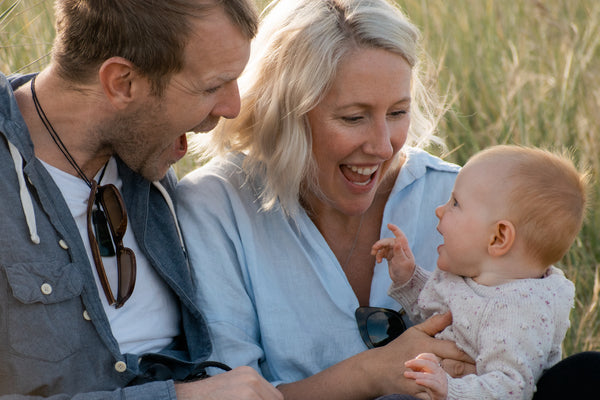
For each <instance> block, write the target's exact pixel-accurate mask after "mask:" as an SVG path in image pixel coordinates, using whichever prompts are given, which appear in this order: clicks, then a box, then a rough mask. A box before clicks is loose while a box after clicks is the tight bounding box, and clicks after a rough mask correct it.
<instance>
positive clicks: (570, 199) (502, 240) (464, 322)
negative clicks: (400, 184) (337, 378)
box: [372, 145, 586, 400]
mask: <svg viewBox="0 0 600 400" xmlns="http://www.w3.org/2000/svg"><path fill="white" fill-rule="evenodd" d="M585 191H586V176H585V175H584V174H581V173H579V172H578V171H577V169H576V168H575V167H574V166H573V163H572V162H571V161H570V160H569V159H568V158H567V157H564V156H561V155H557V154H554V153H551V152H548V151H544V150H541V149H534V148H526V147H520V146H507V145H502V146H494V147H491V148H489V149H487V150H484V151H482V152H480V153H478V154H476V155H475V156H474V157H472V158H471V159H470V160H469V161H468V162H467V164H466V165H465V166H464V167H463V168H462V169H461V171H460V173H459V174H458V176H457V178H456V182H455V185H454V190H453V192H452V195H451V198H450V200H449V201H448V202H447V203H446V204H444V205H442V206H440V207H438V208H437V209H436V215H437V217H438V218H439V223H438V228H437V229H438V231H439V232H440V233H441V234H442V236H443V239H444V243H443V244H442V245H440V246H439V247H438V254H439V257H438V261H437V266H438V268H437V269H436V270H435V271H434V272H433V273H432V274H431V276H429V273H428V272H427V271H425V270H423V269H422V268H420V267H418V266H416V265H415V261H414V257H413V255H412V252H411V250H410V248H409V245H408V241H407V239H406V237H405V236H404V234H403V233H402V232H401V231H400V229H399V228H397V227H396V226H394V225H392V224H390V225H388V228H389V229H390V230H391V231H392V232H393V233H394V235H395V238H386V239H382V240H379V241H378V242H377V243H375V245H373V250H372V252H373V254H374V255H375V256H376V259H377V262H381V261H382V259H383V258H384V257H385V258H386V259H387V260H388V265H389V271H390V276H391V278H392V280H393V284H392V286H391V287H390V289H389V292H388V293H389V294H390V296H392V297H393V298H394V299H396V300H397V301H398V302H399V303H400V304H402V306H403V308H404V309H405V310H406V311H407V313H408V315H409V316H410V318H411V320H412V321H413V322H415V323H417V322H421V321H423V320H424V319H426V318H428V317H430V316H431V315H433V314H435V313H443V312H446V311H448V310H450V311H451V312H452V316H453V322H452V325H451V326H449V327H448V328H446V329H445V330H444V331H442V332H441V333H440V334H438V336H437V337H438V338H442V339H448V340H452V341H454V342H456V344H457V345H458V346H459V347H460V348H462V349H463V350H464V351H465V352H466V353H468V354H469V355H470V356H471V357H472V358H473V359H475V361H476V365H477V375H468V376H465V377H463V378H458V379H455V378H452V377H450V376H449V375H448V374H446V372H444V370H443V369H442V368H441V366H440V361H441V360H439V359H438V358H437V357H436V356H435V355H433V354H429V353H426V354H421V355H419V356H418V357H417V358H415V359H413V360H410V361H408V362H406V367H407V368H408V369H407V371H406V372H405V373H404V375H405V376H406V377H407V378H409V379H414V380H415V381H416V383H417V384H418V385H420V386H421V387H422V388H423V392H421V393H418V394H417V396H418V397H419V398H424V399H432V400H442V399H463V400H464V399H477V400H480V399H490V398H494V399H530V398H531V397H532V395H533V392H534V390H535V383H536V382H537V380H538V379H539V378H540V376H541V375H542V373H543V372H544V370H546V369H548V368H550V367H551V366H552V365H554V364H556V363H557V362H558V361H560V359H561V343H562V341H563V339H564V337H565V334H566V331H567V329H568V327H569V312H570V309H571V308H572V307H573V298H574V292H575V289H574V285H573V284H572V283H571V282H570V281H569V280H568V279H566V278H565V276H564V274H563V273H562V272H561V271H560V270H559V269H557V268H555V267H553V266H552V264H553V263H556V262H557V261H559V260H560V259H561V258H562V257H563V256H564V254H565V253H566V252H567V250H568V249H569V247H570V246H571V244H572V242H573V241H574V239H575V237H576V235H577V233H578V232H579V230H580V228H581V224H582V221H583V215H584V212H585V202H586V199H585V197H586V196H585Z"/></svg>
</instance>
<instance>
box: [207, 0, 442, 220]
mask: <svg viewBox="0 0 600 400" xmlns="http://www.w3.org/2000/svg"><path fill="white" fill-rule="evenodd" d="M265 13H266V16H265V17H264V19H263V20H262V22H261V24H260V26H259V32H258V35H257V37H256V39H255V40H254V42H253V47H252V55H251V59H250V61H249V63H248V66H247V68H246V71H245V72H244V74H243V76H242V77H241V78H240V93H241V98H242V105H241V112H240V115H239V117H237V118H236V119H233V120H223V121H221V123H220V124H219V125H218V126H217V128H216V129H215V130H214V131H213V133H212V135H211V137H210V139H209V140H208V142H204V143H203V145H201V146H196V147H195V150H196V151H197V150H198V149H201V151H202V152H203V154H204V155H205V156H209V157H212V156H215V155H223V154H225V153H227V152H230V151H234V152H243V153H245V154H246V155H247V156H246V158H245V161H244V169H245V170H246V172H247V173H248V176H249V179H254V178H260V181H261V182H262V185H261V188H260V190H261V193H260V197H261V202H262V203H261V206H262V209H263V210H269V209H273V208H274V207H276V206H277V201H278V200H279V204H280V206H281V207H282V208H283V210H284V211H285V212H286V213H287V214H289V215H293V214H294V213H295V212H296V211H297V210H298V209H299V207H300V202H299V199H300V197H301V191H302V190H303V187H305V185H304V184H305V183H306V182H316V181H317V178H316V171H315V163H314V162H313V157H312V149H311V146H312V140H311V131H310V128H309V124H308V120H307V116H306V114H307V113H308V112H309V111H310V110H311V109H312V108H314V107H315V106H316V105H317V104H318V103H319V102H320V101H321V99H322V98H323V96H324V95H325V94H326V93H327V91H328V90H329V88H330V86H331V84H332V82H333V80H334V78H335V74H336V71H337V69H338V65H339V63H340V60H342V58H343V57H344V56H345V55H347V54H348V53H349V52H351V51H352V50H354V49H356V48H361V47H362V48H377V49H384V50H387V51H390V52H393V53H396V54H400V55H401V56H402V57H404V58H405V59H406V61H407V62H408V63H409V64H410V66H411V68H412V81H411V83H412V88H411V97H412V102H411V126H410V129H409V133H408V139H407V144H408V145H413V146H424V145H426V144H428V143H430V142H431V141H435V142H438V143H441V140H440V139H439V138H437V137H436V136H435V130H436V125H437V119H438V117H439V114H440V110H441V109H442V107H440V106H439V105H438V104H437V102H436V100H434V98H433V97H432V96H430V93H429V92H428V91H427V89H426V88H425V86H424V84H423V81H422V77H421V70H420V65H421V62H420V61H421V60H420V57H421V52H420V47H419V42H420V33H419V31H418V29H417V28H416V27H415V26H414V25H413V24H412V23H411V22H410V21H409V20H408V18H407V17H406V16H405V15H404V14H403V13H402V12H401V11H400V10H399V9H398V8H397V7H395V6H393V5H392V4H390V3H388V2H387V1H386V0H280V1H274V2H273V3H271V4H270V5H269V6H268V7H267V8H266V9H265Z"/></svg>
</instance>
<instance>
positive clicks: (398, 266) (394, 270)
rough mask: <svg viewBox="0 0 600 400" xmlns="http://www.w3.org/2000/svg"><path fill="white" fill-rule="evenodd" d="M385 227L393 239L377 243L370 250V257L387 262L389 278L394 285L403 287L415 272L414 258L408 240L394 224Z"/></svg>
mask: <svg viewBox="0 0 600 400" xmlns="http://www.w3.org/2000/svg"><path fill="white" fill-rule="evenodd" d="M387 227H388V228H389V230H391V231H392V233H393V234H394V236H395V238H385V239H381V240H379V241H377V242H376V243H375V244H374V245H373V247H372V248H371V255H374V256H375V259H376V260H377V262H378V263H380V262H381V261H382V260H383V258H386V259H387V260H388V267H389V271H390V277H391V278H392V280H393V281H394V283H396V284H398V285H403V284H405V283H406V282H408V280H409V279H410V278H411V276H412V275H413V272H414V270H415V257H414V256H413V253H412V251H411V250H410V246H409V245H408V239H407V238H406V236H405V235H404V233H403V232H402V231H401V230H400V228H398V227H397V226H396V225H394V224H388V225H387Z"/></svg>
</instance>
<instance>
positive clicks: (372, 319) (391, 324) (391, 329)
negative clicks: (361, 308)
mask: <svg viewBox="0 0 600 400" xmlns="http://www.w3.org/2000/svg"><path fill="white" fill-rule="evenodd" d="M404 330H405V327H404V322H403V321H402V319H401V318H400V317H398V316H396V315H394V314H392V313H390V312H388V311H379V312H375V313H373V314H371V315H369V316H368V317H367V332H368V333H369V339H370V340H371V343H373V346H374V347H380V346H384V345H386V344H388V343H389V342H391V341H392V340H394V339H396V338H397V337H398V336H400V334H401V333H402V332H404Z"/></svg>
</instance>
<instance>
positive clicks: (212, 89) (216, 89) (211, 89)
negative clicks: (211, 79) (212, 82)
mask: <svg viewBox="0 0 600 400" xmlns="http://www.w3.org/2000/svg"><path fill="white" fill-rule="evenodd" d="M219 89H221V86H220V85H219V86H215V87H212V88H210V89H206V90H205V92H206V93H208V94H213V93H216V92H217V91H218V90H219Z"/></svg>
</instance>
